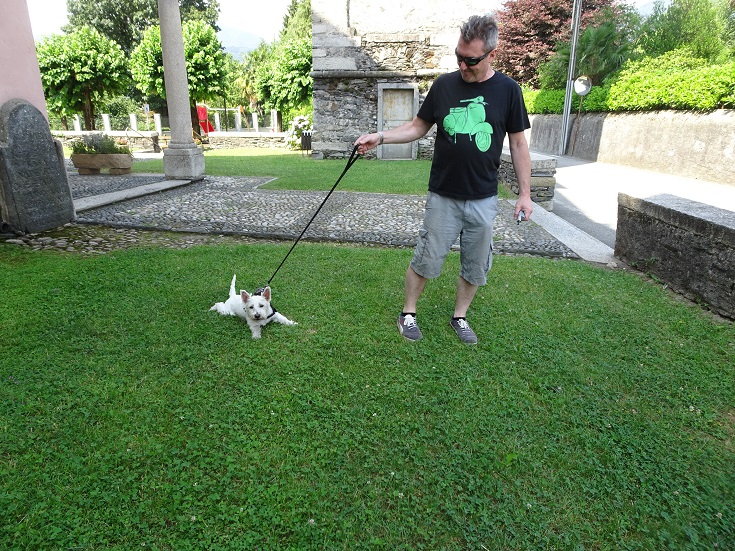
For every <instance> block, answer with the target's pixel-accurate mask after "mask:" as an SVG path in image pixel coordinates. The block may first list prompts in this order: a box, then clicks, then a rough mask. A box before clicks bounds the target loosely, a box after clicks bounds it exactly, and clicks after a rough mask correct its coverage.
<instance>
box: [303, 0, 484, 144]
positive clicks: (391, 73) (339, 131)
mask: <svg viewBox="0 0 735 551" xmlns="http://www.w3.org/2000/svg"><path fill="white" fill-rule="evenodd" d="M311 10H312V37H313V38H312V44H313V54H312V55H313V57H312V62H313V71H312V77H313V78H314V136H313V139H312V147H313V156H314V157H315V158H342V157H345V156H348V155H349V154H350V152H351V151H352V147H353V144H354V141H355V139H356V138H357V137H359V136H360V135H361V134H364V133H365V132H371V131H376V130H379V129H378V128H377V125H378V119H379V117H378V85H379V84H398V85H404V84H411V85H415V86H417V87H418V89H419V94H420V101H421V99H423V97H424V96H425V94H426V91H427V90H428V88H429V86H430V85H431V82H432V81H433V79H434V78H435V77H436V76H438V75H440V74H442V73H445V72H447V71H449V70H453V69H456V66H457V63H456V61H455V58H454V47H455V46H456V44H457V37H458V35H459V27H460V25H461V24H462V22H463V21H464V20H466V19H467V18H468V17H469V16H470V15H472V14H483V13H486V12H487V11H488V6H487V3H486V2H480V1H476V0H460V1H457V2H446V1H444V0H443V1H439V0H395V1H394V2H391V3H386V2H382V1H377V0H365V1H364V2H350V1H349V0H312V2H311ZM415 115H416V113H413V114H412V116H415ZM432 148H433V139H432V137H427V138H426V139H424V140H422V141H421V142H420V143H419V148H418V156H419V157H420V158H421V157H423V158H426V157H430V156H431V151H432Z"/></svg>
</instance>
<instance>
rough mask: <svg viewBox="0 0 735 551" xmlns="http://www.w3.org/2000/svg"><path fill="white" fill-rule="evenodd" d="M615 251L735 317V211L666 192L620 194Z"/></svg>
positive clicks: (687, 294) (718, 309)
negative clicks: (649, 195) (639, 195)
mask: <svg viewBox="0 0 735 551" xmlns="http://www.w3.org/2000/svg"><path fill="white" fill-rule="evenodd" d="M615 255H616V256H617V257H619V258H620V259H621V260H623V261H624V262H626V263H628V264H630V265H631V266H633V267H635V268H637V269H639V270H641V271H643V272H647V273H650V274H653V275H655V276H656V277H657V278H659V279H660V280H661V281H664V282H665V283H667V284H668V285H669V286H670V287H671V288H672V289H674V290H675V291H677V292H679V293H681V294H682V295H684V296H685V297H687V298H689V299H691V300H694V301H697V302H703V303H706V304H707V305H708V306H709V307H710V308H711V309H712V310H713V311H715V312H717V313H718V314H720V315H722V316H724V317H727V318H730V319H735V213H734V212H731V211H726V210H723V209H719V208H717V207H713V206H710V205H705V204H704V203H698V202H696V201H690V200H688V199H683V198H681V197H676V196H673V195H668V194H662V195H656V196H653V197H648V198H646V199H640V198H636V197H631V196H630V195H626V194H624V193H620V194H619V195H618V226H617V232H616V238H615Z"/></svg>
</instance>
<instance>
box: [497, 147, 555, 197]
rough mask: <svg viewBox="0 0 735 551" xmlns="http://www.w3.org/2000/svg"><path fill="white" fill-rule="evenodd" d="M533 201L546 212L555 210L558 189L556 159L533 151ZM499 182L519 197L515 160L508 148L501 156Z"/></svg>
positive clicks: (504, 149)
mask: <svg viewBox="0 0 735 551" xmlns="http://www.w3.org/2000/svg"><path fill="white" fill-rule="evenodd" d="M530 153H531V199H532V200H533V202H534V203H538V204H539V205H541V206H542V207H544V208H545V209H546V210H549V211H553V210H554V191H555V189H556V159H555V158H554V157H550V156H548V155H542V154H540V153H536V152H534V151H531V152H530ZM498 180H499V181H500V182H502V183H504V184H505V185H507V186H508V187H509V188H510V190H511V191H512V192H513V193H515V194H516V195H518V192H519V190H520V188H519V186H518V179H517V178H516V173H515V169H514V168H513V159H512V157H511V155H510V150H509V149H508V148H503V153H502V154H501V155H500V168H499V169H498Z"/></svg>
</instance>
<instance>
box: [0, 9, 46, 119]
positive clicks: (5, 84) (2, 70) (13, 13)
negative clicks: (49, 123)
mask: <svg viewBox="0 0 735 551" xmlns="http://www.w3.org/2000/svg"><path fill="white" fill-rule="evenodd" d="M0 5H2V8H0V11H1V12H2V16H0V75H3V76H2V77H0V80H2V84H1V85H0V105H1V104H3V103H5V102H6V101H8V100H11V99H15V98H22V99H24V100H26V101H28V102H30V103H31V104H33V105H34V106H35V107H36V109H38V110H39V111H40V112H41V114H43V116H44V117H46V99H45V98H44V97H43V87H42V86H41V72H40V71H39V69H38V57H37V56H36V43H35V42H34V40H33V31H32V30H31V18H30V16H29V15H28V5H27V3H26V0H2V2H1V3H0ZM46 118H47V117H46Z"/></svg>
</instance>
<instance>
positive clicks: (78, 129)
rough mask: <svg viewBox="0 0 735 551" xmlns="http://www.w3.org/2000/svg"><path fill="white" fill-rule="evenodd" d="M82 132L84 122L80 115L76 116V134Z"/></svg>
mask: <svg viewBox="0 0 735 551" xmlns="http://www.w3.org/2000/svg"><path fill="white" fill-rule="evenodd" d="M81 131H82V121H81V120H80V119H79V115H74V132H81Z"/></svg>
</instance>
